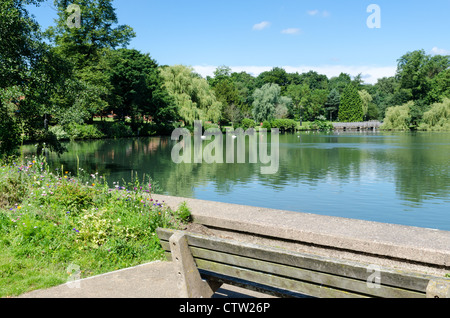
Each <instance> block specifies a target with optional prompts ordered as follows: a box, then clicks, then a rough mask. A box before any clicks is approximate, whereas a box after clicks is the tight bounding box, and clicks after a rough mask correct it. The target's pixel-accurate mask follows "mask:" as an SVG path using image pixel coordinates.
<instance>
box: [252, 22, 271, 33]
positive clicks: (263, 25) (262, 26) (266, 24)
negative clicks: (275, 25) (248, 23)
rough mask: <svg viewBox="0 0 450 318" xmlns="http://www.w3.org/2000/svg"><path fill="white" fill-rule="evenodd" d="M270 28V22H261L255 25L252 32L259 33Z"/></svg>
mask: <svg viewBox="0 0 450 318" xmlns="http://www.w3.org/2000/svg"><path fill="white" fill-rule="evenodd" d="M269 26H270V22H268V21H263V22H261V23H257V24H255V25H254V26H253V30H256V31H261V30H264V29H265V28H268V27H269Z"/></svg>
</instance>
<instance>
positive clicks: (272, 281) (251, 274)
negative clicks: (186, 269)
mask: <svg viewBox="0 0 450 318" xmlns="http://www.w3.org/2000/svg"><path fill="white" fill-rule="evenodd" d="M196 262H197V264H198V266H199V268H201V269H204V270H208V271H212V272H215V273H219V274H222V275H227V276H233V277H237V278H240V279H242V280H246V281H250V282H254V283H258V284H262V285H268V286H272V287H276V288H280V289H285V290H288V291H296V292H299V293H301V294H305V295H309V296H313V297H319V298H367V296H366V297H364V296H362V295H359V294H353V293H350V292H345V291H340V290H336V289H332V288H327V287H324V286H320V285H316V284H310V283H307V282H302V281H298V280H294V279H290V278H286V277H281V276H275V275H271V274H267V273H263V272H258V271H252V270H248V269H245V268H240V267H235V266H230V265H226V264H222V263H216V262H212V261H207V260H203V259H197V260H196Z"/></svg>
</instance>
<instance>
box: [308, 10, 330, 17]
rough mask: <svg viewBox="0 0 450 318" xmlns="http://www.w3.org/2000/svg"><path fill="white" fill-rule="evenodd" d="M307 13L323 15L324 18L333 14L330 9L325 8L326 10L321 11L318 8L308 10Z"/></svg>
mask: <svg viewBox="0 0 450 318" xmlns="http://www.w3.org/2000/svg"><path fill="white" fill-rule="evenodd" d="M306 13H307V14H308V15H310V16H319V15H320V16H322V17H324V18H327V17H329V16H330V15H331V13H330V12H329V11H326V10H324V11H322V12H320V11H319V10H317V9H315V10H309V11H306Z"/></svg>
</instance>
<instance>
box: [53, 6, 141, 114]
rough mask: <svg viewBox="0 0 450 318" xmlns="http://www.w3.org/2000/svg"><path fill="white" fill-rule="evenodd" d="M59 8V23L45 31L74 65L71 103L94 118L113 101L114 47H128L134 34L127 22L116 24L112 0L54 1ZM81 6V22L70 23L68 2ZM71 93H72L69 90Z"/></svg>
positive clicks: (59, 52) (62, 54)
mask: <svg viewBox="0 0 450 318" xmlns="http://www.w3.org/2000/svg"><path fill="white" fill-rule="evenodd" d="M54 4H55V6H56V8H57V10H58V19H57V20H56V25H55V26H52V27H49V28H48V29H47V30H46V35H47V37H48V38H49V39H50V41H51V43H52V44H53V45H54V46H55V51H56V52H57V53H58V54H59V55H60V56H61V57H62V58H64V59H65V60H67V61H68V62H70V63H71V64H72V67H73V78H72V79H71V80H72V81H78V82H79V83H72V84H73V85H72V87H73V88H80V89H81V90H77V89H76V90H74V91H72V92H71V93H72V94H73V95H74V96H73V98H72V105H78V107H83V108H81V109H78V112H77V113H78V114H79V115H80V116H83V117H85V118H84V120H86V121H92V118H93V116H94V115H96V114H101V113H102V112H104V111H105V110H107V108H108V106H109V102H110V101H111V100H110V98H111V94H112V92H111V90H112V85H111V82H110V78H109V74H110V63H109V60H110V58H111V52H112V50H115V49H117V48H119V47H126V46H127V45H128V44H129V42H130V40H131V39H132V38H133V37H134V36H135V33H134V31H133V30H132V28H131V27H129V26H127V25H117V24H118V19H117V15H116V13H115V8H114V7H113V6H112V0H99V1H90V0H78V1H67V0H54ZM73 4H74V5H77V6H79V8H80V17H81V24H80V26H79V27H74V26H71V25H69V24H68V22H67V21H68V18H69V17H70V15H71V14H72V12H70V10H69V11H68V10H67V9H68V7H69V5H73ZM69 93H70V92H69ZM86 117H87V118H86Z"/></svg>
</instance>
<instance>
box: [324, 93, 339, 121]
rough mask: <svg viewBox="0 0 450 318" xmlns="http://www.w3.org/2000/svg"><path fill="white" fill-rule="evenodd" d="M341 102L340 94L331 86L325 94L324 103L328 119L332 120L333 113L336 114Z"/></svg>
mask: <svg viewBox="0 0 450 318" xmlns="http://www.w3.org/2000/svg"><path fill="white" fill-rule="evenodd" d="M340 104H341V96H340V95H339V92H338V90H337V89H336V88H333V89H332V90H331V91H330V93H329V94H328V96H327V101H326V103H325V110H326V111H327V112H328V114H329V119H330V121H332V120H333V113H334V114H336V113H337V112H338V111H339V105H340Z"/></svg>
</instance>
